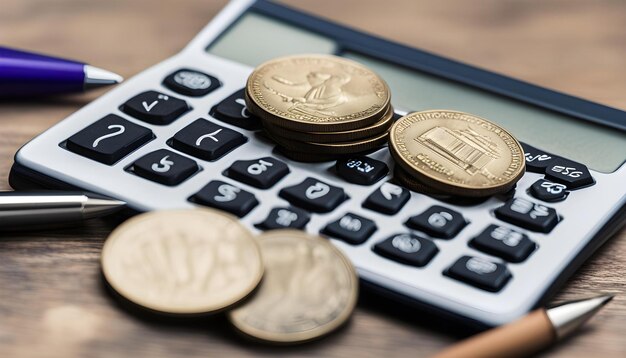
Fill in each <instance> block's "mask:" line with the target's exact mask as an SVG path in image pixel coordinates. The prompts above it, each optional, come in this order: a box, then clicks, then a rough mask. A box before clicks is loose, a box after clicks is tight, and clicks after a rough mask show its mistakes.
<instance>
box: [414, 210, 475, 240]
mask: <svg viewBox="0 0 626 358" xmlns="http://www.w3.org/2000/svg"><path fill="white" fill-rule="evenodd" d="M465 224H466V221H465V219H464V218H463V216H462V215H461V214H460V213H458V212H456V211H454V210H452V209H448V208H445V207H443V206H439V205H434V206H431V207H430V208H429V209H428V210H426V211H424V212H423V213H421V214H419V215H416V216H412V217H410V218H409V220H408V221H407V222H406V225H407V226H408V227H410V228H412V229H415V230H420V231H422V232H424V233H426V234H428V235H430V236H432V237H438V238H442V239H450V238H452V237H454V236H456V234H458V233H459V231H461V229H463V227H464V226H465Z"/></svg>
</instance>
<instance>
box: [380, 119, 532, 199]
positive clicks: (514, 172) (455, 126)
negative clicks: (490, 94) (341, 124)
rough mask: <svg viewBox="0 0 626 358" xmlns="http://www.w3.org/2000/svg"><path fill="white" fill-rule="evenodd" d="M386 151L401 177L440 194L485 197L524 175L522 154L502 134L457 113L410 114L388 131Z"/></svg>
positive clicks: (492, 125)
mask: <svg viewBox="0 0 626 358" xmlns="http://www.w3.org/2000/svg"><path fill="white" fill-rule="evenodd" d="M389 148H390V152H391V154H392V156H393V158H394V159H395V161H396V164H398V165H400V166H401V167H402V169H404V170H405V171H406V172H407V173H415V174H416V177H419V180H420V181H422V182H424V183H425V184H427V185H428V186H431V187H433V188H435V189H438V190H441V191H443V192H446V193H449V194H454V195H462V196H476V197H480V196H488V195H492V194H495V193H499V192H502V191H505V190H507V189H508V188H511V187H512V186H513V185H514V184H515V183H516V182H517V181H518V180H519V179H520V178H521V177H522V175H523V174H524V170H525V163H524V152H523V150H522V147H521V146H520V144H519V142H518V141H517V140H516V139H515V138H514V137H513V136H512V135H511V134H510V133H509V132H507V131H506V130H505V129H503V128H502V127H500V126H498V125H496V124H495V123H492V122H490V121H488V120H486V119H483V118H480V117H477V116H474V115H471V114H467V113H463V112H457V111H448V110H432V111H424V112H415V113H411V114H409V115H407V116H404V117H402V118H400V119H398V120H397V121H396V122H395V123H394V124H393V126H392V127H391V130H390V131H389Z"/></svg>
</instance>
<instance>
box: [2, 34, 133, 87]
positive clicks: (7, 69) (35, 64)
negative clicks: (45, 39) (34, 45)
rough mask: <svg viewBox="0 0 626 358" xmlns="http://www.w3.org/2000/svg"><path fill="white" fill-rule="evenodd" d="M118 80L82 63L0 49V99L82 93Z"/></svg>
mask: <svg viewBox="0 0 626 358" xmlns="http://www.w3.org/2000/svg"><path fill="white" fill-rule="evenodd" d="M122 80H123V78H122V77H121V76H120V75H118V74H115V73H113V72H110V71H107V70H103V69H101V68H98V67H94V66H90V65H88V64H85V63H82V62H77V61H72V60H67V59H62V58H57V57H52V56H47V55H42V54H37V53H32V52H26V51H22V50H16V49H11V48H7V47H2V46H0V98H6V97H8V98H13V97H34V96H43V95H54V94H63V93H72V92H83V91H86V90H89V89H92V88H98V87H101V86H108V85H114V84H118V83H120V82H122Z"/></svg>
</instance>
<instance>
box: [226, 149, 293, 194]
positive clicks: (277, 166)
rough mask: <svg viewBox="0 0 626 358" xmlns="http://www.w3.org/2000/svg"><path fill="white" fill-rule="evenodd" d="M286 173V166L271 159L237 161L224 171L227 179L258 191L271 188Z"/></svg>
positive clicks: (287, 169)
mask: <svg viewBox="0 0 626 358" xmlns="http://www.w3.org/2000/svg"><path fill="white" fill-rule="evenodd" d="M288 173H289V168H288V167H287V164H285V163H284V162H281V161H280V160H278V159H275V158H272V157H263V158H260V159H254V160H238V161H236V162H234V163H233V164H232V165H231V166H230V168H228V170H227V171H226V175H227V176H228V177H230V178H233V179H235V180H237V181H239V182H242V183H245V184H248V185H251V186H253V187H256V188H260V189H267V188H271V187H272V186H273V185H274V184H276V183H277V182H278V181H279V180H280V179H282V178H283V177H284V176H285V175H287V174H288Z"/></svg>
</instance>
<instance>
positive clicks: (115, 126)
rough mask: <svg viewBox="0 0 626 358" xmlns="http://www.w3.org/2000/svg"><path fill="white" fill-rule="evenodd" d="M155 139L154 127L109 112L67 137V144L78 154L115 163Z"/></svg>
mask: <svg viewBox="0 0 626 358" xmlns="http://www.w3.org/2000/svg"><path fill="white" fill-rule="evenodd" d="M152 138H154V136H153V134H152V131H151V130H149V129H147V128H144V127H142V126H140V125H137V124H134V123H131V122H129V121H127V120H125V119H124V118H122V117H120V116H116V115H114V114H109V115H107V116H105V117H104V118H102V119H100V120H99V121H97V122H95V123H93V124H91V125H89V126H88V127H86V128H85V129H83V130H81V131H80V132H78V133H76V134H74V135H73V136H71V137H70V138H68V140H67V141H66V143H65V145H66V148H67V149H68V150H70V151H72V152H74V153H76V154H80V155H82V156H84V157H87V158H89V159H93V160H95V161H98V162H100V163H103V164H107V165H113V164H114V163H116V162H117V161H118V160H120V159H122V158H124V157H125V156H127V155H128V154H130V153H131V152H133V151H134V150H136V149H137V148H139V147H140V146H142V145H143V144H145V143H147V142H148V141H150V140H152Z"/></svg>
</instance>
